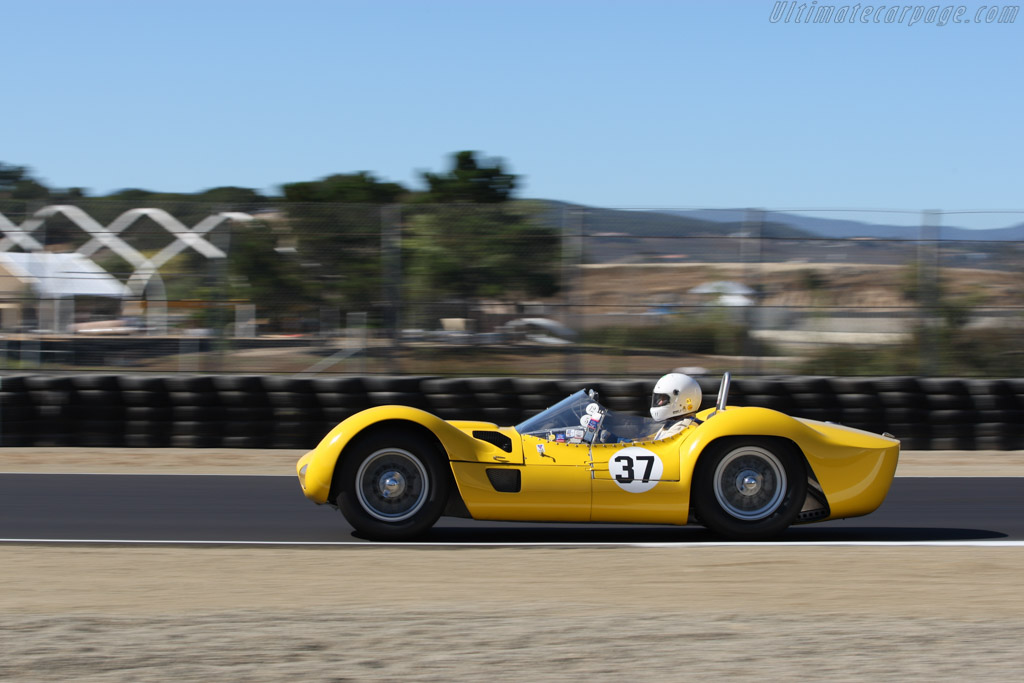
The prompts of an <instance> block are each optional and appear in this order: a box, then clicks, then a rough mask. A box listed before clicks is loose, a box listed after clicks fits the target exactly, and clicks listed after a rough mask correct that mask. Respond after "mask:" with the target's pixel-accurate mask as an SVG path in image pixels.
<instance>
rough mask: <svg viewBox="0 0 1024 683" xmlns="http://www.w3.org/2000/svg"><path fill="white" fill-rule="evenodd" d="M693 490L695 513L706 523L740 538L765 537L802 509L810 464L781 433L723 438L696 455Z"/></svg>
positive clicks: (784, 526)
mask: <svg viewBox="0 0 1024 683" xmlns="http://www.w3.org/2000/svg"><path fill="white" fill-rule="evenodd" d="M691 490H692V493H691V499H692V501H693V508H694V512H695V513H696V515H697V519H698V521H699V522H700V523H701V524H703V525H704V526H706V527H707V528H708V529H710V530H711V531H713V532H714V533H716V534H718V535H720V536H724V537H726V538H729V539H732V540H736V541H763V540H768V539H771V538H774V537H776V536H778V535H779V534H781V533H782V532H783V531H785V530H786V529H787V528H788V527H789V525H790V524H792V523H793V521H794V520H795V519H796V517H797V515H799V514H800V509H801V508H802V507H803V504H804V500H805V499H806V497H807V468H806V465H805V463H804V459H803V456H802V455H801V454H800V453H799V452H798V451H797V449H796V448H795V447H794V446H792V445H791V444H790V443H789V442H787V441H784V440H782V439H772V438H766V437H743V438H730V439H722V440H720V441H716V442H715V443H713V444H712V445H711V446H710V447H709V448H708V451H707V452H706V453H704V454H703V455H702V456H701V457H700V459H699V460H698V461H697V466H696V468H695V469H694V473H693V485H692V487H691Z"/></svg>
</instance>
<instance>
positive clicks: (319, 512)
mask: <svg viewBox="0 0 1024 683" xmlns="http://www.w3.org/2000/svg"><path fill="white" fill-rule="evenodd" d="M0 539H2V540H3V541H7V542H11V541H29V540H31V541H113V542H118V541H123V542H128V541H131V542H182V543H189V542H203V543H207V542H226V543H236V542H248V543H361V542H362V541H361V539H359V538H357V537H356V536H354V535H353V534H352V529H351V527H349V526H348V524H346V523H345V520H344V518H343V517H342V516H341V514H340V513H339V512H337V511H336V510H334V509H333V508H329V507H326V506H323V507H318V506H316V505H314V504H313V503H311V502H309V501H307V500H306V499H305V498H304V497H303V496H302V493H301V492H300V491H299V488H298V484H297V482H296V480H295V478H294V477H288V476H206V475H106V474H0ZM715 540H716V539H715V538H714V537H713V536H711V535H710V534H709V533H708V532H707V531H705V530H704V529H703V528H701V527H697V526H693V527H662V526H629V525H607V524H601V525H585V524H523V523H509V522H477V521H473V520H466V519H452V518H443V519H442V520H441V521H440V522H439V523H438V525H437V526H435V528H434V529H433V530H432V531H431V533H430V535H429V536H428V537H426V538H424V539H423V541H424V542H427V543H431V542H433V543H445V544H449V543H455V544H459V543H465V544H475V543H489V544H490V543H493V544H506V543H508V544H518V543H554V544H582V545H588V544H605V543H624V544H628V543H647V542H650V543H707V542H713V541H715ZM780 540H782V541H793V542H805V541H806V542H835V543H853V542H873V543H908V542H985V541H1017V542H1019V541H1022V540H1024V477H1005V478H986V477H969V478H957V477H934V478H917V477H898V478H896V480H895V481H894V482H893V486H892V490H891V491H890V493H889V497H888V498H887V500H886V502H885V503H884V504H883V505H882V507H881V508H880V509H879V510H878V511H876V512H875V513H873V514H871V515H868V516H866V517H860V518H856V519H850V520H839V521H835V522H825V523H821V524H814V525H809V526H801V527H795V528H792V529H790V530H789V531H788V532H787V533H786V534H785V536H784V537H783V538H781V539H780Z"/></svg>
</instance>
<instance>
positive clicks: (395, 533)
mask: <svg viewBox="0 0 1024 683" xmlns="http://www.w3.org/2000/svg"><path fill="white" fill-rule="evenodd" d="M342 457H343V460H342V462H341V466H340V467H339V469H338V471H337V473H336V475H335V476H336V477H339V478H340V479H339V481H338V482H337V496H336V498H335V503H336V504H337V505H338V508H339V509H340V510H341V512H342V514H344V515H345V519H346V520H348V523H349V524H351V525H352V526H353V527H354V528H355V530H356V532H357V533H358V534H360V535H362V536H365V537H367V538H371V539H375V540H382V541H383V540H386V541H399V540H406V539H410V538H415V537H416V536H419V535H421V534H423V533H424V532H426V531H427V530H428V529H429V528H430V527H431V526H433V525H434V522H436V521H437V519H438V517H440V516H441V513H442V512H443V511H444V507H445V504H446V503H447V500H448V491H449V482H450V474H449V472H448V470H447V463H446V462H445V461H444V460H443V459H442V458H441V457H440V455H439V454H438V453H437V452H436V450H435V449H434V448H433V447H432V446H431V444H429V443H425V442H424V440H423V439H421V438H418V437H416V436H414V435H410V434H402V433H398V434H395V433H390V434H386V433H380V434H374V435H371V436H369V437H367V438H365V439H363V440H361V441H360V442H359V443H357V444H355V445H354V447H353V448H352V449H351V450H349V451H346V452H345V453H344V454H343V455H342Z"/></svg>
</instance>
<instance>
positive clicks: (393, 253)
mask: <svg viewBox="0 0 1024 683" xmlns="http://www.w3.org/2000/svg"><path fill="white" fill-rule="evenodd" d="M965 225H966V226H968V227H978V226H983V227H990V228H994V227H1001V228H1003V229H1001V230H996V229H990V230H964V229H960V228H959V227H956V226H965ZM1013 226H1016V227H1013ZM0 231H2V234H0V238H2V239H0V313H2V336H0V369H3V370H6V371H33V372H36V371H39V370H58V371H63V370H72V369H73V370H76V371H81V370H90V369H96V370H104V371H111V370H116V371H118V372H123V371H132V372H160V373H172V372H189V373H196V372H217V373H225V372H239V373H260V374H264V373H287V374H292V375H314V374H321V373H360V374H416V375H462V376H466V375H502V376H528V375H547V374H552V375H559V376H572V375H587V376H595V375H601V376H637V375H643V376H648V375H656V374H659V373H661V372H664V371H666V370H669V369H672V368H680V367H686V368H703V369H704V370H706V371H707V372H711V373H717V372H720V371H722V370H731V371H733V372H734V373H739V374H749V375H753V374H822V375H865V374H871V375H958V376H985V377H1007V376H1022V375H1024V353H1022V352H1021V351H1020V350H1019V343H1018V342H1017V339H1018V337H1019V333H1020V330H1021V327H1022V326H1024V316H1022V312H1024V307H1022V293H1024V277H1022V274H1024V273H1022V264H1024V260H1022V258H1021V256H1022V255H1024V254H1022V253H1021V252H1022V249H1024V248H1022V244H1024V211H1022V212H1002V213H999V214H991V213H981V212H978V213H957V214H943V213H940V212H864V211H831V212H821V211H814V212H811V211H783V212H768V211H761V210H746V211H698V210H689V211H682V210H680V211H664V210H662V211H638V210H628V211H627V210H606V209H594V208H584V207H579V206H572V205H565V204H559V203H554V202H541V201H514V202H505V203H497V204H485V205H481V204H459V205H437V204H405V205H388V206H373V205H355V204H329V203H320V204H318V203H310V204H284V203H274V204H261V205H241V206H226V205H224V206H218V205H214V204H209V203H198V202H180V201H175V202H164V203H160V202H155V203H154V202H152V201H150V200H147V204H146V205H145V206H137V205H128V204H125V203H120V202H109V201H103V200H83V201H81V202H79V203H77V204H76V205H75V206H38V205H37V206H32V205H27V204H26V203H24V202H13V201H7V202H0Z"/></svg>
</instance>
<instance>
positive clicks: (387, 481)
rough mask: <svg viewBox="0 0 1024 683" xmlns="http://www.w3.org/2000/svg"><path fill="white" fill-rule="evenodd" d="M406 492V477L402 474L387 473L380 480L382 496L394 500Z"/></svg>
mask: <svg viewBox="0 0 1024 683" xmlns="http://www.w3.org/2000/svg"><path fill="white" fill-rule="evenodd" d="M403 491H405V477H403V476H402V473H401V472H386V473H385V474H384V475H383V476H381V478H380V494H381V495H382V496H383V497H385V498H394V497H395V496H400V495H402V492H403Z"/></svg>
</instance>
